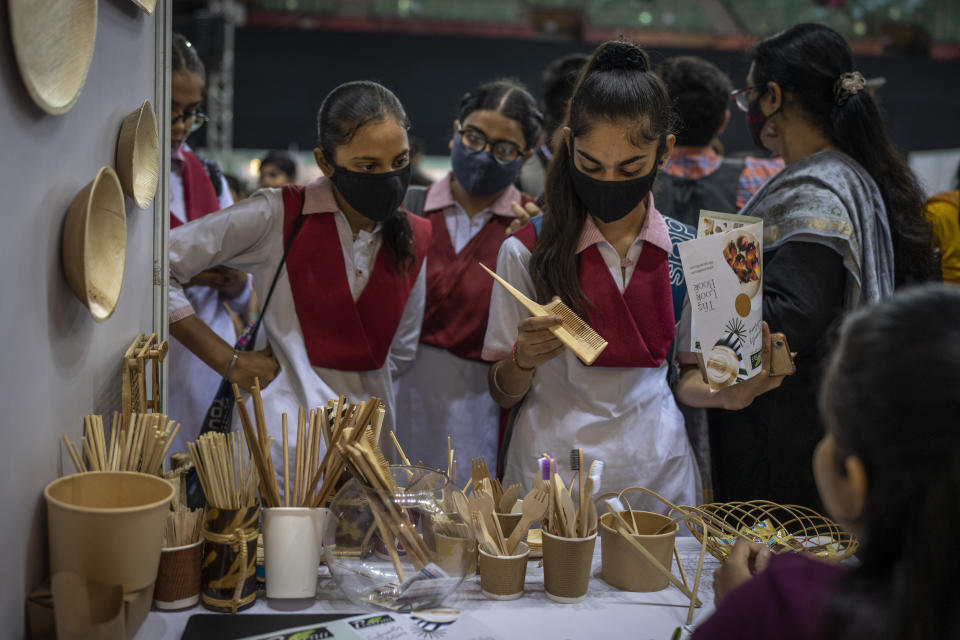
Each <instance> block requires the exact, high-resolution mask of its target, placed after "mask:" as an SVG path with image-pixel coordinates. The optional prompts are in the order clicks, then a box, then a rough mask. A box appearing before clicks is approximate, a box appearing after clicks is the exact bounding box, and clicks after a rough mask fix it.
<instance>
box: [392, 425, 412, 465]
mask: <svg viewBox="0 0 960 640" xmlns="http://www.w3.org/2000/svg"><path fill="white" fill-rule="evenodd" d="M390 439H391V440H392V441H393V446H394V448H395V449H396V450H397V454H399V456H400V462H402V463H403V464H405V465H407V466H408V467H409V466H410V460H409V459H408V458H407V454H405V453H404V452H403V447H401V446H400V441H399V440H397V436H396V434H394V433H393V430H392V429H391V430H390Z"/></svg>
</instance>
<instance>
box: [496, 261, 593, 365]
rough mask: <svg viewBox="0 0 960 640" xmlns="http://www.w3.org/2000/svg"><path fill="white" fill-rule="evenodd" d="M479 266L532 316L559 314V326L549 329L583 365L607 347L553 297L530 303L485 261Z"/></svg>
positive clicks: (586, 325) (584, 323) (591, 362)
mask: <svg viewBox="0 0 960 640" xmlns="http://www.w3.org/2000/svg"><path fill="white" fill-rule="evenodd" d="M480 266H481V267H483V268H484V270H485V271H486V272H487V273H489V274H490V275H491V276H493V279H494V280H496V281H497V282H499V283H500V284H501V285H503V288H504V289H506V290H507V291H509V292H510V295H512V296H513V297H514V298H516V299H517V300H518V301H519V302H520V304H522V305H523V306H525V307H526V308H527V310H528V311H529V312H530V313H532V314H533V315H535V316H537V317H542V316H553V315H556V316H560V318H561V319H562V320H563V323H562V324H561V325H560V326H559V327H550V331H552V332H553V335H555V336H557V338H558V339H559V340H560V342H562V343H563V344H565V345H566V346H567V348H568V349H570V350H571V351H573V353H574V354H576V356H577V357H578V358H580V360H581V361H582V362H583V363H584V364H587V365H590V364H593V362H594V360H596V359H597V357H598V356H599V355H600V354H601V353H602V352H603V350H604V349H606V348H607V341H606V340H604V339H603V338H602V337H601V336H600V334H599V333H597V332H596V331H594V330H593V329H592V328H591V327H590V325H588V324H587V323H586V322H584V321H583V319H582V318H580V316H578V315H577V314H575V313H574V312H573V310H571V309H570V307H568V306H567V305H565V304H563V302H561V301H560V300H554V301H552V302H549V303H547V304H545V305H542V304H539V303H537V302H534V301H533V300H531V299H530V298H528V297H527V296H525V295H524V294H523V293H522V292H521V291H519V290H518V289H516V288H515V287H514V286H512V285H511V284H510V283H509V282H507V281H506V280H504V279H503V278H501V277H500V276H498V275H497V274H496V273H494V272H493V271H491V270H490V269H488V268H487V266H486V265H485V264H482V263H481V264H480Z"/></svg>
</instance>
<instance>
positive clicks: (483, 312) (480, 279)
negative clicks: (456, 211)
mask: <svg viewBox="0 0 960 640" xmlns="http://www.w3.org/2000/svg"><path fill="white" fill-rule="evenodd" d="M533 200H534V199H533V198H532V197H530V196H528V195H526V194H521V198H520V202H521V204H526V203H528V202H533ZM424 217H425V218H427V219H428V220H429V221H430V222H431V223H432V224H433V230H434V231H433V238H432V239H431V241H430V249H429V252H428V254H427V255H428V260H427V303H426V309H425V310H424V314H423V329H422V330H421V333H420V341H421V342H423V343H424V344H429V345H431V346H434V347H438V348H441V349H446V350H448V351H449V352H450V353H452V354H454V355H456V356H459V357H461V358H466V359H468V360H476V361H478V362H480V361H482V358H481V357H480V352H481V350H482V349H483V337H484V335H486V333H487V316H488V315H489V311H490V294H491V292H492V290H493V279H492V278H491V277H490V276H488V275H486V274H485V273H482V271H481V269H480V268H479V266H478V265H477V263H478V262H482V263H483V264H485V265H486V266H487V267H489V268H490V269H493V270H496V268H497V254H498V253H499V252H500V245H501V244H503V241H504V240H505V239H506V230H507V227H509V226H510V222H511V220H510V218H505V217H504V216H497V215H495V216H493V217H492V218H491V219H490V221H489V222H487V224H485V225H484V226H483V229H481V230H480V231H479V233H477V235H475V236H474V237H473V238H471V239H470V242H468V243H467V245H466V246H465V247H464V248H463V250H462V251H460V253H456V252H455V251H454V248H453V242H452V241H451V239H450V232H449V231H448V230H447V223H446V220H445V219H444V215H443V210H442V209H438V210H435V211H428V212H425V213H424Z"/></svg>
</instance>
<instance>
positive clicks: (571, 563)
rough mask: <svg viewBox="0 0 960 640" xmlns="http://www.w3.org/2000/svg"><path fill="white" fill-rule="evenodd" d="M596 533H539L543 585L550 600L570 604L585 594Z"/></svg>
mask: <svg viewBox="0 0 960 640" xmlns="http://www.w3.org/2000/svg"><path fill="white" fill-rule="evenodd" d="M596 541H597V534H593V535H592V536H590V537H589V538H561V537H560V536H555V535H552V534H550V533H547V532H546V531H544V532H543V586H544V589H545V590H546V592H547V597H548V598H550V599H551V600H553V601H554V602H560V603H563V604H573V603H576V602H580V601H581V600H583V599H584V598H585V597H586V595H587V585H588V584H589V583H590V564H591V563H592V562H593V547H594V545H595V543H596Z"/></svg>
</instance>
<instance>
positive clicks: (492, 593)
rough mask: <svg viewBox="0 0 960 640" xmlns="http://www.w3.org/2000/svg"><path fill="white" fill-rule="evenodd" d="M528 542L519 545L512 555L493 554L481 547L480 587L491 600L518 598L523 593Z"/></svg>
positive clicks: (528, 550)
mask: <svg viewBox="0 0 960 640" xmlns="http://www.w3.org/2000/svg"><path fill="white" fill-rule="evenodd" d="M529 555H530V548H529V547H528V546H527V543H526V542H521V543H520V544H519V545H517V549H516V552H515V553H514V555H512V556H492V555H490V554H489V553H487V552H486V551H484V550H483V549H480V589H481V590H482V591H483V595H485V596H486V597H488V598H490V599H491V600H516V599H517V598H519V597H520V596H522V595H523V583H524V580H525V579H526V577H527V556H529Z"/></svg>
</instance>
